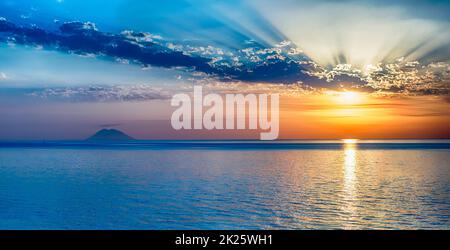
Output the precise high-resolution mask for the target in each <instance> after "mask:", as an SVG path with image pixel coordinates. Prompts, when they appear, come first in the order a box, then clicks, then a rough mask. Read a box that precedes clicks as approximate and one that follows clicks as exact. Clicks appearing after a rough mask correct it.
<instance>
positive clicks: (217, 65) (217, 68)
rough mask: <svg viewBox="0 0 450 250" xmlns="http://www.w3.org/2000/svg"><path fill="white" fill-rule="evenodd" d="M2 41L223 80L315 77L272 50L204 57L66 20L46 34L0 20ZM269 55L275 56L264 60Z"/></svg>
mask: <svg viewBox="0 0 450 250" xmlns="http://www.w3.org/2000/svg"><path fill="white" fill-rule="evenodd" d="M0 41H3V42H6V41H8V42H13V43H16V44H21V45H34V46H42V47H44V48H46V49H57V50H60V51H64V52H69V53H75V54H82V55H83V54H95V55H104V56H109V57H112V58H116V59H126V60H129V61H132V62H135V63H138V64H141V65H143V66H149V65H151V66H158V67H185V68H188V69H192V70H195V71H200V72H204V73H207V74H210V75H215V76H218V77H221V78H223V79H235V80H246V81H267V82H271V81H282V82H295V81H300V80H312V78H315V77H312V76H310V75H308V74H306V73H304V72H303V71H304V70H306V69H307V67H305V66H304V65H303V64H301V63H300V62H297V61H295V60H291V59H289V58H283V59H279V58H276V57H274V55H277V53H276V52H274V51H254V52H253V55H252V57H248V56H246V55H244V54H243V52H239V53H238V55H237V56H233V57H232V58H225V59H220V58H219V59H218V57H220V56H221V55H220V54H214V53H209V54H205V53H206V52H205V51H204V50H203V51H202V49H201V47H187V46H183V49H186V50H183V49H182V50H177V49H176V48H177V47H175V49H174V48H170V47H169V46H168V45H169V44H171V43H168V42H165V41H164V42H159V43H158V42H154V41H153V40H152V39H151V34H149V33H144V32H133V31H126V32H122V33H121V34H111V33H104V32H101V31H99V30H98V29H97V28H96V26H95V24H93V23H90V22H86V23H82V22H67V23H64V24H62V25H61V26H60V27H59V31H58V32H49V31H46V30H43V29H41V28H39V27H36V26H32V27H24V26H18V25H15V24H13V23H11V22H9V21H7V20H6V19H4V18H2V19H0ZM247 53H248V51H247ZM256 53H258V55H257V54H256ZM239 54H240V55H239ZM271 56H272V57H274V58H272V59H270V58H268V57H271ZM225 60H227V61H225ZM252 60H253V61H252ZM254 60H257V62H255V61H254Z"/></svg>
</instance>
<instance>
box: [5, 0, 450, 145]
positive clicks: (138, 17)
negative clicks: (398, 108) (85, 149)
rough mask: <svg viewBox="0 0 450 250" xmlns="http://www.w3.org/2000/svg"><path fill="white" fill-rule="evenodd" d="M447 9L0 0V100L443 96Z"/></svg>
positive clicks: (190, 0)
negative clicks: (229, 88) (292, 90)
mask: <svg viewBox="0 0 450 250" xmlns="http://www.w3.org/2000/svg"><path fill="white" fill-rule="evenodd" d="M449 8H450V3H449V2H448V1H406V0H404V1H387V0H382V1H323V0H322V1H306V0H305V1H293V0H282V1H270V0H259V1H257V0H248V1H238V0H227V1H225V0H219V1H209V0H173V1H144V0H139V1H125V0H111V1H101V0H93V1H76V0H41V1H33V0H22V1H20V0H19V1H10V0H1V1H0V91H1V93H0V95H1V96H2V99H1V100H0V103H1V104H2V105H3V106H5V105H12V106H14V107H16V108H17V109H20V110H22V111H23V112H25V111H27V110H29V112H28V113H30V112H31V111H30V110H32V109H28V108H27V106H26V105H29V104H28V103H33V102H35V103H36V102H37V103H38V104H39V105H41V104H42V105H44V104H45V105H47V102H49V103H53V102H57V103H60V104H61V105H70V104H71V103H80V102H84V103H91V105H97V104H99V103H103V102H118V101H119V102H133V101H152V100H155V99H161V100H165V99H167V98H168V96H170V95H171V93H172V92H173V91H177V89H185V88H186V86H192V84H209V83H217V82H218V83H224V84H227V83H231V84H236V83H239V84H240V85H239V86H240V88H243V89H245V88H247V87H246V86H248V87H250V86H252V85H254V84H259V83H267V84H275V85H280V86H281V85H282V86H284V85H287V86H295V87H296V88H297V87H298V86H300V88H303V89H305V91H310V90H314V91H327V90H355V91H361V92H368V93H383V94H391V93H395V94H401V95H405V96H407V95H433V96H437V97H440V98H442V99H443V100H448V95H449V89H450V87H449V85H450V83H449V81H450V80H449V60H450V26H449V21H450V16H449V15H448V13H450V11H449ZM49 105H50V104H49ZM52 105H53V104H52ZM55 105H56V104H55ZM8 112H10V111H8ZM33 112H38V111H36V110H33ZM42 112H43V111H42ZM0 115H2V114H0ZM14 117H15V118H14V119H17V121H15V123H20V118H18V117H17V116H14ZM36 119H37V120H39V119H41V118H39V119H38V118H36ZM42 119H43V118H42ZM45 119H50V118H45ZM51 119H57V118H51ZM51 119H50V120H51ZM85 120H88V119H87V118H86V119H85ZM94 120H95V119H94ZM74 122H79V120H76V119H75V118H74V119H73V120H71V121H70V122H69V121H68V122H67V123H74ZM13 123H14V122H13ZM90 123H92V124H101V123H114V119H112V118H111V119H107V121H104V120H100V119H99V120H98V121H92V122H90ZM11 126H12V125H4V126H3V127H11ZM61 131H63V130H61ZM78 135H79V133H78V134H77V136H78ZM1 136H2V135H1V134H0V137H1Z"/></svg>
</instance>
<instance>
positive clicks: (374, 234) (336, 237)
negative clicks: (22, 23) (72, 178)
mask: <svg viewBox="0 0 450 250" xmlns="http://www.w3.org/2000/svg"><path fill="white" fill-rule="evenodd" d="M183 235H184V238H183V239H184V240H185V241H184V242H183V243H185V244H176V241H177V239H178V238H177V237H183ZM236 235H237V236H239V237H236ZM242 235H243V237H244V238H246V239H249V238H248V237H249V236H253V238H252V239H257V238H255V237H256V236H258V235H261V237H260V238H259V239H263V237H262V236H264V235H265V236H266V239H268V237H267V236H268V235H271V241H270V242H269V241H268V240H266V241H262V240H260V241H258V244H255V241H252V244H250V243H249V242H248V241H247V242H246V244H242V243H243V241H242V238H240V237H241V236H242ZM227 236H231V240H228V241H224V242H222V243H224V244H220V242H221V240H222V241H223V237H225V239H227V238H226V237H227ZM449 236H450V235H449V233H448V231H320V230H313V231H272V230H267V231H254V230H249V231H247V230H239V231H234V230H232V231H222V230H218V231H203V230H198V231H197V230H187V231H178V230H174V231H172V230H167V231H166V230H156V231H72V230H69V231H0V242H2V243H3V242H7V241H11V242H13V243H14V244H19V245H20V244H21V243H26V244H32V245H34V244H36V245H44V246H52V245H53V246H72V247H74V246H77V247H87V246H90V245H91V244H101V245H103V244H108V245H115V246H121V247H127V248H128V247H133V246H135V247H138V246H141V247H140V248H141V249H153V248H152V247H156V246H157V247H159V248H163V249H194V248H195V249H197V248H198V249H211V248H219V249H226V248H228V249H229V248H232V249H234V248H239V249H280V247H288V246H298V247H297V248H296V249H315V248H321V247H333V248H335V247H346V248H355V247H356V248H359V249H361V248H362V249H365V248H367V247H379V248H385V247H387V246H392V245H393V244H401V246H402V248H404V247H417V246H424V247H426V246H428V247H429V246H432V245H435V244H439V243H441V244H445V242H447V239H449ZM192 237H197V238H195V239H199V237H209V239H208V244H206V246H205V244H200V243H204V242H201V241H200V240H197V241H193V240H192V241H191V243H198V244H186V242H187V241H186V240H187V239H188V238H190V239H194V238H192ZM236 239H239V240H236ZM212 240H215V241H214V242H213V241H212ZM236 243H241V244H236ZM307 245H308V246H309V247H306V246H307ZM311 246H313V248H311ZM159 248H158V249H159Z"/></svg>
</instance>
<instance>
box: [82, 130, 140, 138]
mask: <svg viewBox="0 0 450 250" xmlns="http://www.w3.org/2000/svg"><path fill="white" fill-rule="evenodd" d="M133 140H135V139H134V138H133V137H131V136H129V135H127V134H125V133H124V132H122V131H120V130H117V129H102V130H99V131H97V133H95V134H94V135H92V136H91V137H89V138H88V139H87V141H133Z"/></svg>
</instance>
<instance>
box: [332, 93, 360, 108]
mask: <svg viewBox="0 0 450 250" xmlns="http://www.w3.org/2000/svg"><path fill="white" fill-rule="evenodd" d="M337 98H338V100H337V101H338V102H339V103H341V104H347V105H351V104H358V103H360V102H361V99H362V96H361V94H359V93H358V92H352V91H345V92H340V93H339V94H338V96H337Z"/></svg>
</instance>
